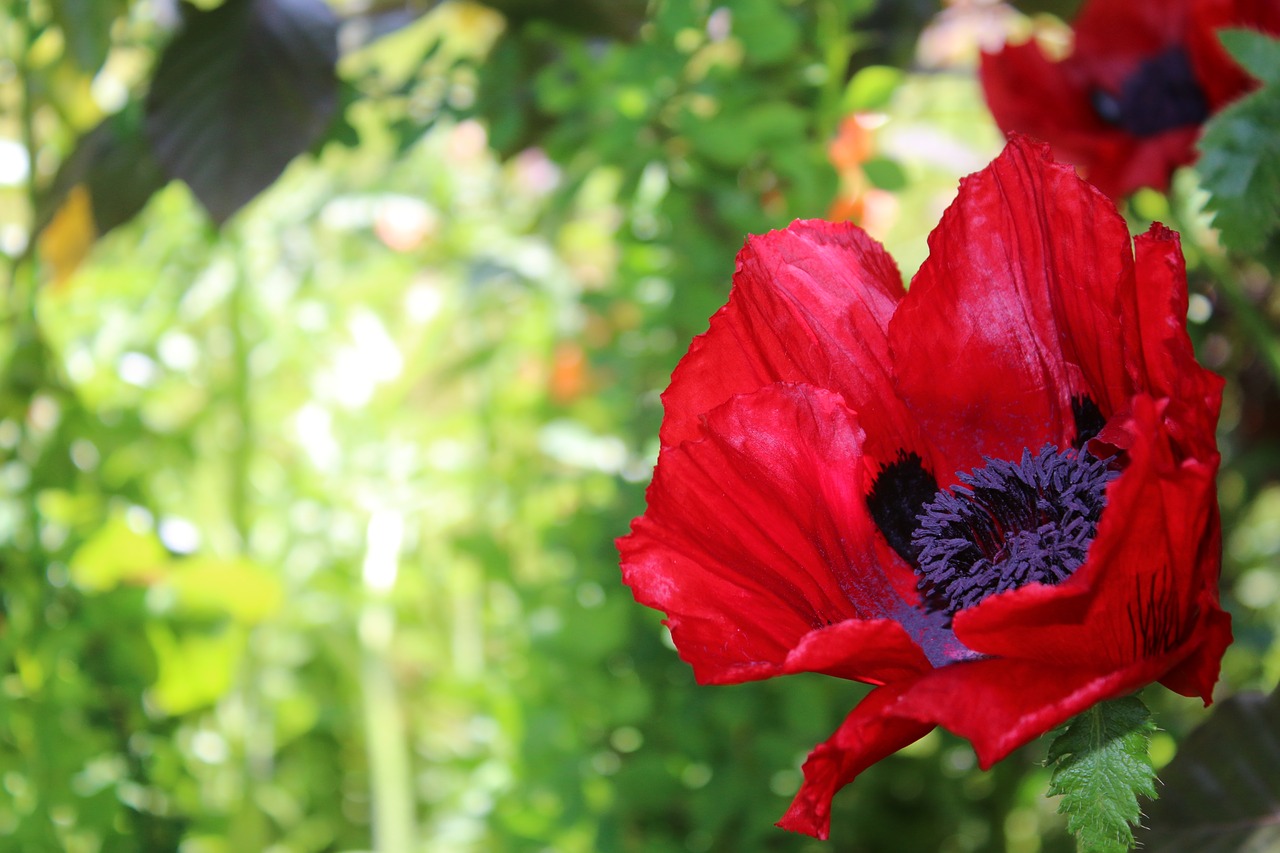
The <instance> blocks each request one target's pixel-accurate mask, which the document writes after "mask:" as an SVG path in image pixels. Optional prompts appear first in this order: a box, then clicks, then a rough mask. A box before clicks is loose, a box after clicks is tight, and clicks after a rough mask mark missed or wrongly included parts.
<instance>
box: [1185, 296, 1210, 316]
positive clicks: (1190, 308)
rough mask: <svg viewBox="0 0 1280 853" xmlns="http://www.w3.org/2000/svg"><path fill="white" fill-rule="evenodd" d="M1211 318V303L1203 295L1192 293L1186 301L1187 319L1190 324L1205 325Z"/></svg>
mask: <svg viewBox="0 0 1280 853" xmlns="http://www.w3.org/2000/svg"><path fill="white" fill-rule="evenodd" d="M1212 316H1213V303H1212V302H1210V301H1209V297H1207V296H1205V295H1204V294H1203V293H1193V294H1191V296H1190V297H1189V298H1188V299H1187V319H1188V320H1190V321H1191V322H1192V323H1207V322H1209V318H1210V317H1212Z"/></svg>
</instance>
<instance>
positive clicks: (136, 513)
mask: <svg viewBox="0 0 1280 853" xmlns="http://www.w3.org/2000/svg"><path fill="white" fill-rule="evenodd" d="M124 522H125V524H127V525H128V526H129V529H130V530H132V531H133V532H134V533H150V532H151V530H152V528H153V527H154V526H155V519H154V518H153V517H152V515H151V513H150V512H148V511H147V509H146V507H140V506H138V505H137V504H134V505H133V506H131V507H129V508H128V509H126V510H125V511H124Z"/></svg>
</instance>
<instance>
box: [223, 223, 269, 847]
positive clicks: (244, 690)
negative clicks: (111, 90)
mask: <svg viewBox="0 0 1280 853" xmlns="http://www.w3.org/2000/svg"><path fill="white" fill-rule="evenodd" d="M208 238H209V240H210V242H211V243H214V244H216V243H217V242H218V241H220V240H227V242H229V243H230V244H231V250H232V252H233V254H234V263H235V281H234V283H233V284H232V289H231V293H230V295H229V296H228V299H227V326H228V329H229V331H230V333H231V367H232V374H231V387H230V389H229V390H230V397H231V400H230V402H231V408H232V411H233V412H234V414H235V419H236V424H237V430H236V434H235V439H234V444H233V446H232V448H231V458H230V459H229V460H228V463H229V466H230V471H229V477H230V482H229V483H228V488H227V502H228V507H227V511H228V514H229V515H230V518H231V523H232V526H233V527H234V528H235V532H236V538H237V549H238V551H239V553H240V554H242V555H248V553H249V538H250V534H251V532H252V492H251V487H250V466H251V465H252V463H253V448H254V418H253V397H252V383H253V377H252V375H251V373H250V370H251V367H250V363H249V358H250V353H251V351H252V347H251V342H250V339H249V333H248V332H247V331H246V325H247V323H248V320H249V315H250V311H251V307H250V305H249V297H250V295H251V293H250V290H249V280H250V276H249V270H248V265H247V264H246V263H245V259H244V253H245V251H246V249H245V245H244V240H243V238H242V237H241V236H240V235H234V234H229V233H228V234H224V235H222V236H220V235H219V234H218V232H217V231H216V230H214V229H212V228H210V229H209V232H208ZM248 630H249V636H248V637H247V638H246V642H245V650H244V655H243V657H242V659H241V661H240V673H239V677H238V680H239V687H238V691H237V692H238V693H239V700H240V702H241V705H242V711H243V724H242V725H243V747H244V766H243V774H244V775H243V785H244V789H243V791H242V792H241V800H240V808H239V811H238V812H237V813H236V815H235V817H234V818H233V823H232V829H231V838H232V842H233V846H234V848H235V849H237V850H261V849H265V848H266V847H267V846H268V844H269V842H270V834H271V830H270V828H269V826H268V824H267V820H266V817H265V815H264V814H263V813H262V809H261V808H260V806H259V805H258V803H257V796H256V795H257V793H258V790H259V785H260V783H261V782H262V780H264V779H267V778H269V777H270V775H271V773H272V763H273V756H274V751H275V744H274V737H275V732H274V727H273V725H272V722H271V720H270V718H269V717H268V716H267V715H268V713H269V709H267V708H264V702H263V701H262V697H261V694H260V692H259V690H258V672H259V671H258V660H257V654H256V650H255V646H256V641H257V636H256V632H257V631H258V630H260V629H258V628H250V629H248Z"/></svg>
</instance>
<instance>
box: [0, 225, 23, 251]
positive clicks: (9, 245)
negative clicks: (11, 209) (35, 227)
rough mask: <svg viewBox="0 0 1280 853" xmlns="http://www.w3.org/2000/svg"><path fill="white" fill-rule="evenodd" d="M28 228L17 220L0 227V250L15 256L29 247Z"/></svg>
mask: <svg viewBox="0 0 1280 853" xmlns="http://www.w3.org/2000/svg"><path fill="white" fill-rule="evenodd" d="M28 236H29V235H28V233H27V229H26V228H24V227H23V226H22V225H19V224H18V223H16V222H10V223H9V224H8V225H5V226H3V227H0V252H4V253H5V254H6V255H8V256H10V257H13V256H15V255H20V254H22V252H23V250H24V249H26V248H27V238H28Z"/></svg>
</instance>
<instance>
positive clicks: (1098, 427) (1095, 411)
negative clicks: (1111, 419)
mask: <svg viewBox="0 0 1280 853" xmlns="http://www.w3.org/2000/svg"><path fill="white" fill-rule="evenodd" d="M1071 414H1072V415H1073V416H1074V417H1075V421H1076V438H1075V441H1073V442H1071V446H1072V447H1074V448H1075V449H1076V450H1083V449H1084V446H1085V445H1086V444H1088V443H1089V441H1090V440H1091V439H1094V438H1097V436H1098V433H1100V432H1102V428H1103V427H1104V426H1106V425H1107V419H1106V418H1105V417H1103V415H1102V410H1101V409H1099V408H1098V404H1097V403H1095V402H1093V400H1092V399H1091V398H1090V397H1087V396H1085V395H1084V394H1079V395H1077V396H1074V397H1072V398H1071Z"/></svg>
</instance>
